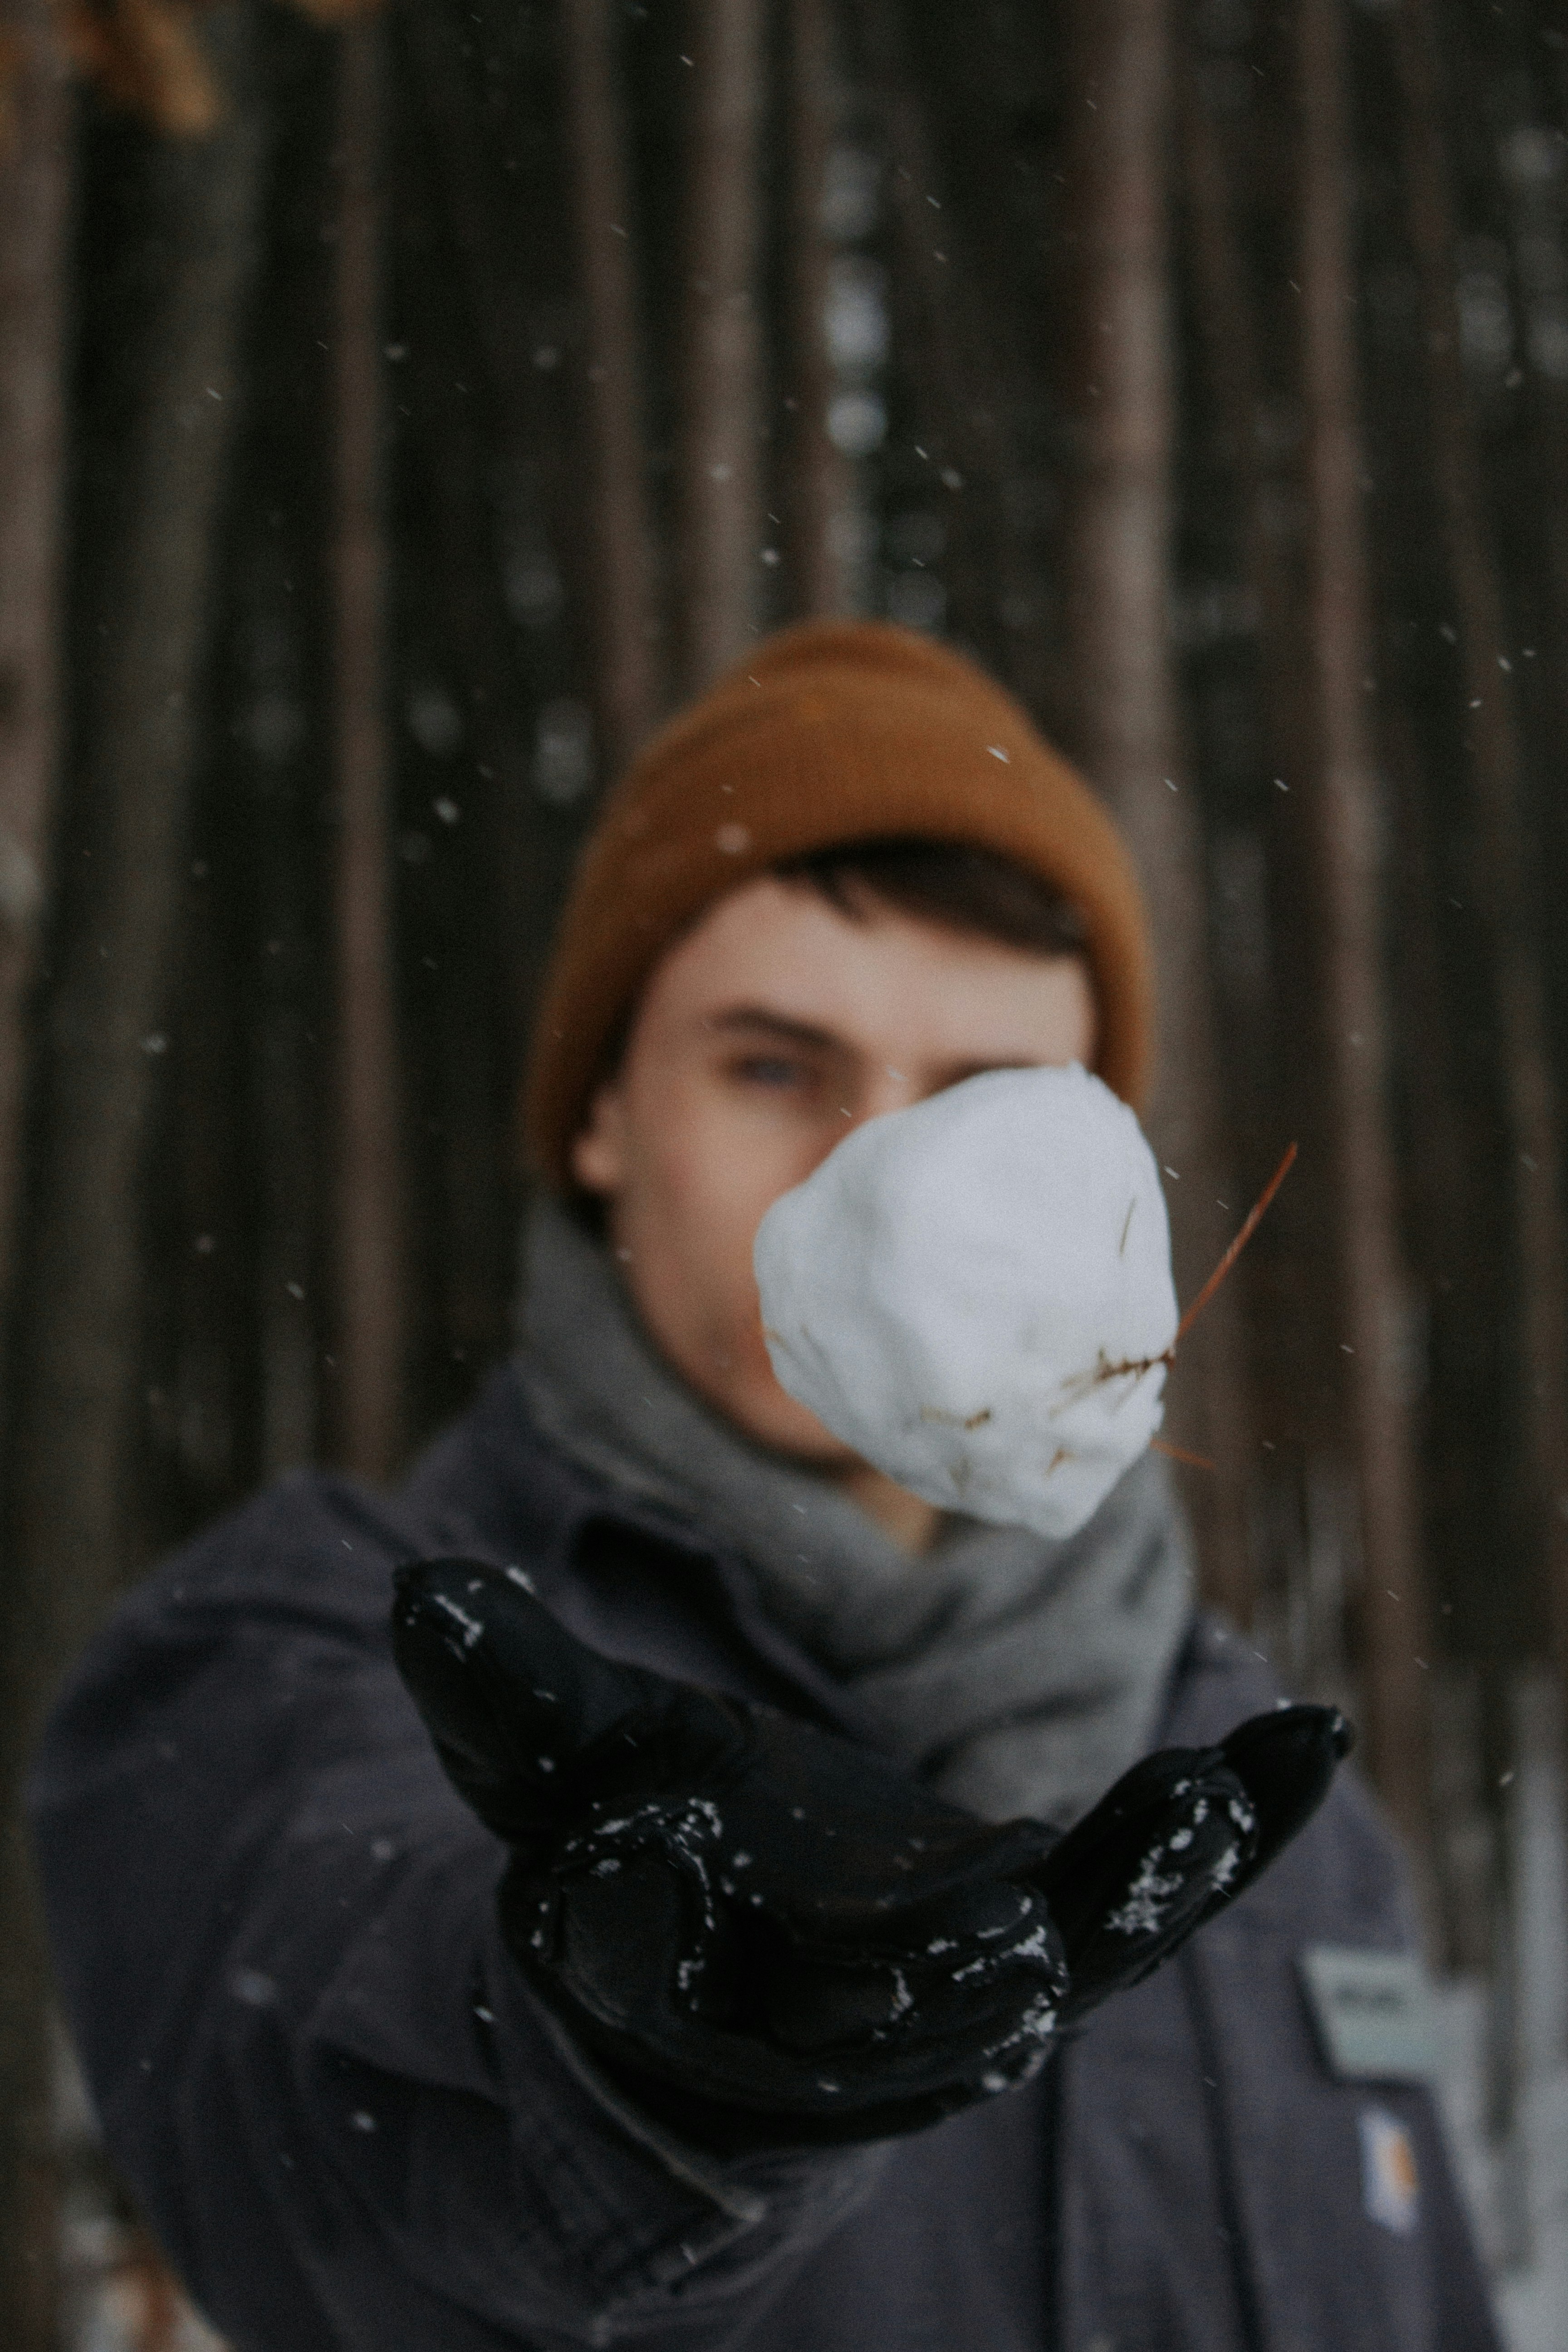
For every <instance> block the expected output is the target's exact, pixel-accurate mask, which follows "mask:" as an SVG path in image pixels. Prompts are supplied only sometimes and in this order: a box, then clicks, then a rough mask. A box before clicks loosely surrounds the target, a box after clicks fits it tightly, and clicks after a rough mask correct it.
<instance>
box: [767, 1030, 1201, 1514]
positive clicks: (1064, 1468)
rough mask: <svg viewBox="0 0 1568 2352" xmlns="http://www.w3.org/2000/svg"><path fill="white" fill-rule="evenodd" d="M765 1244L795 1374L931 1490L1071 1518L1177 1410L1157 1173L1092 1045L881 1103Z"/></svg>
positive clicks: (778, 1209)
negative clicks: (1171, 1405)
mask: <svg viewBox="0 0 1568 2352" xmlns="http://www.w3.org/2000/svg"><path fill="white" fill-rule="evenodd" d="M754 1263H755V1266H756V1275H757V1284H758V1287H759V1289H760V1291H761V1294H762V1305H763V1328H764V1330H765V1332H766V1335H767V1342H768V1352H769V1354H770V1356H771V1357H772V1359H773V1370H774V1372H775V1373H776V1375H777V1377H778V1379H779V1381H781V1383H782V1384H783V1386H784V1388H786V1389H787V1390H788V1391H789V1393H790V1395H791V1396H793V1397H795V1398H796V1399H797V1400H798V1401H799V1402H800V1403H802V1404H804V1405H806V1406H809V1408H810V1409H811V1411H812V1412H815V1413H816V1415H817V1416H818V1418H819V1419H820V1420H822V1421H824V1422H826V1424H827V1427H828V1428H829V1429H830V1430H832V1431H833V1433H834V1434H835V1436H837V1437H839V1438H841V1439H842V1440H843V1441H844V1443H845V1444H847V1445H850V1446H852V1447H853V1448H854V1450H855V1451H856V1453H857V1454H861V1455H862V1456H863V1457H864V1458H865V1459H866V1460H867V1461H868V1462H872V1463H874V1464H875V1465H877V1467H878V1468H879V1470H883V1471H885V1472H886V1473H887V1475H888V1476H889V1477H890V1478H892V1479H895V1480H896V1481H897V1483H898V1484H899V1485H900V1486H906V1487H908V1488H909V1489H910V1491H911V1492H912V1493H914V1494H916V1495H920V1496H923V1497H924V1499H925V1500H926V1501H927V1502H930V1503H935V1504H938V1505H939V1506H941V1507H943V1508H945V1509H948V1510H957V1511H963V1512H965V1513H967V1514H969V1515H970V1516H971V1517H975V1518H981V1519H994V1520H998V1521H1001V1522H1003V1523H1004V1524H1006V1525H1014V1526H1022V1527H1028V1528H1035V1529H1036V1530H1037V1532H1038V1533H1039V1534H1041V1535H1044V1536H1053V1537H1063V1536H1068V1535H1071V1534H1073V1533H1074V1532H1075V1531H1076V1530H1077V1529H1078V1528H1080V1527H1082V1526H1083V1524H1084V1522H1085V1521H1086V1520H1087V1519H1088V1518H1089V1517H1090V1515H1091V1514H1092V1513H1093V1512H1094V1511H1095V1510H1096V1509H1097V1508H1098V1507H1099V1505H1100V1503H1101V1502H1102V1501H1103V1499H1104V1498H1105V1496H1107V1495H1108V1494H1109V1493H1110V1489H1111V1487H1112V1486H1114V1485H1115V1484H1116V1481H1117V1480H1118V1479H1119V1478H1120V1477H1121V1474H1122V1472H1123V1471H1124V1470H1126V1469H1127V1468H1128V1467H1129V1465H1131V1463H1132V1462H1134V1461H1135V1460H1136V1459H1137V1457H1138V1456H1139V1455H1140V1454H1142V1451H1143V1449H1144V1447H1145V1446H1146V1445H1147V1444H1148V1443H1149V1440H1150V1439H1151V1438H1152V1435H1153V1434H1154V1432H1155V1431H1156V1430H1157V1429H1158V1428H1159V1426H1160V1422H1161V1419H1162V1416H1163V1405H1162V1402H1161V1391H1162V1390H1163V1387H1164V1381H1165V1367H1164V1365H1163V1363H1162V1362H1160V1361H1158V1359H1159V1358H1161V1357H1163V1355H1164V1354H1165V1352H1166V1350H1167V1349H1169V1347H1170V1345H1171V1343H1172V1341H1173V1339H1174V1337H1175V1331H1176V1320H1177V1314H1176V1296H1175V1290H1174V1286H1173V1283H1172V1279H1171V1236H1170V1228H1169V1225H1168V1224H1167V1222H1166V1217H1165V1202H1164V1195H1163V1192H1162V1191H1161V1189H1160V1177H1159V1171H1158V1170H1157V1168H1156V1167H1155V1164H1154V1158H1153V1154H1152V1152H1151V1150H1150V1149H1149V1146H1148V1144H1147V1143H1146V1142H1145V1141H1144V1139H1143V1133H1142V1129H1141V1128H1140V1127H1139V1125H1138V1121H1137V1119H1136V1118H1134V1116H1133V1114H1132V1113H1131V1111H1130V1110H1129V1109H1128V1108H1127V1107H1126V1105H1125V1104H1124V1103H1121V1102H1119V1101H1118V1099H1117V1097H1115V1096H1114V1095H1113V1094H1112V1093H1111V1092H1110V1088H1109V1087H1106V1086H1104V1085H1102V1084H1101V1082H1100V1079H1099V1078H1096V1077H1092V1076H1089V1073H1088V1072H1087V1071H1086V1070H1083V1069H1081V1068H1080V1067H1079V1066H1078V1065H1077V1064H1076V1063H1074V1064H1073V1065H1072V1066H1070V1067H1069V1068H1067V1069H1050V1070H996V1071H991V1072H988V1073H987V1074H986V1075H985V1076H982V1077H977V1078H969V1079H966V1080H965V1081H964V1083H963V1085H962V1086H956V1087H948V1088H946V1089H945V1090H944V1091H943V1092H942V1093H941V1094H939V1095H933V1096H932V1097H931V1099H930V1100H929V1101H928V1102H923V1103H919V1104H917V1105H916V1106H915V1107H914V1108H912V1109H910V1110H901V1111H892V1112H889V1114H888V1115H887V1116H886V1117H884V1118H875V1119H868V1121H867V1123H866V1124H865V1126H863V1127H859V1128H857V1129H855V1130H854V1132H853V1133H852V1134H850V1135H847V1136H846V1138H845V1139H844V1141H843V1142H842V1143H841V1144H839V1145H838V1146H837V1149H836V1150H834V1151H832V1152H830V1153H829V1155H828V1157H827V1158H826V1160H824V1161H823V1162H822V1164H821V1166H820V1167H819V1168H817V1169H816V1170H815V1171H813V1173H812V1174H811V1175H810V1176H808V1177H807V1179H806V1181H805V1183H804V1184H799V1185H797V1186H796V1187H795V1190H794V1191H793V1192H786V1193H784V1196H783V1198H782V1199H780V1200H778V1201H775V1202H774V1203H773V1207H772V1208H771V1209H770V1210H769V1211H768V1213H767V1215H766V1216H765V1217H764V1218H763V1222H762V1225H761V1227H760V1228H759V1230H758V1234H757V1240H756V1248H755V1253H754ZM1126 1367H1131V1369H1123V1368H1126ZM1140 1367H1147V1368H1146V1369H1139V1368H1140Z"/></svg>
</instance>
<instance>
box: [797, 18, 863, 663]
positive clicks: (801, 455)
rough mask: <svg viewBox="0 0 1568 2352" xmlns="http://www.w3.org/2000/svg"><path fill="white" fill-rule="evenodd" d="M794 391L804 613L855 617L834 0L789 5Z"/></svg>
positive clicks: (800, 583) (799, 606) (800, 590)
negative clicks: (836, 217)
mask: <svg viewBox="0 0 1568 2352" xmlns="http://www.w3.org/2000/svg"><path fill="white" fill-rule="evenodd" d="M788 29H789V51H788V63H787V69H786V70H787V92H786V96H787V107H788V122H789V233H790V248H789V272H790V285H789V306H790V330H791V338H790V340H791V352H790V362H791V364H790V397H791V399H792V400H793V402H794V404H795V405H794V412H793V419H792V424H793V429H792V431H791V434H790V442H789V465H790V478H789V488H788V493H787V498H786V503H785V507H784V512H785V514H786V515H787V517H788V522H789V546H788V555H789V588H790V597H791V602H792V604H793V606H794V609H795V612H796V613H797V614H803V615H814V616H815V615H827V614H838V613H846V612H847V611H848V610H849V609H850V607H849V600H848V596H847V579H846V568H845V564H844V561H843V558H842V555H841V554H840V552H839V551H838V549H837V546H836V545H835V536H834V534H835V525H836V524H840V523H841V522H842V520H845V519H847V515H848V509H849V502H850V480H849V466H848V461H847V459H846V458H845V457H843V456H842V455H841V453H840V452H839V451H838V450H837V449H836V448H835V447H834V446H833V442H832V439H831V437H830V436H829V434H828V430H827V412H828V402H829V400H830V398H831V396H832V389H833V371H832V368H831V366H830V364H829V362H828V353H827V330H826V312H827V298H828V258H829V256H828V244H827V237H826V231H825V227H824V223H823V200H824V197H825V194H826V179H827V163H828V152H829V147H830V144H831V135H832V116H833V58H832V29H833V28H832V25H831V22H830V19H829V16H828V10H827V0H792V5H791V7H790V11H789V27H788Z"/></svg>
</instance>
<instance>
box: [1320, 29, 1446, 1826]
mask: <svg viewBox="0 0 1568 2352" xmlns="http://www.w3.org/2000/svg"><path fill="white" fill-rule="evenodd" d="M1297 37H1298V71H1299V78H1300V110H1301V165H1300V273H1301V320H1302V328H1301V359H1302V375H1303V383H1304V392H1305V408H1306V417H1307V436H1308V447H1307V485H1308V540H1309V566H1310V586H1309V631H1310V652H1311V663H1312V688H1313V695H1312V720H1313V730H1312V731H1313V735H1314V737H1315V742H1314V751H1315V753H1316V757H1315V760H1314V761H1313V762H1312V766H1311V769H1310V772H1309V773H1308V774H1307V775H1305V776H1304V777H1303V778H1302V784H1303V787H1304V789H1305V792H1306V807H1307V811H1308V815H1309V828H1310V848H1311V853H1312V856H1313V862H1314V866H1315V867H1316V872H1317V878H1318V889H1319V897H1320V901H1321V918H1322V921H1323V929H1324V935H1323V940H1322V945H1321V983H1322V990H1323V999H1322V1004H1321V1043H1322V1047H1323V1052H1324V1056H1325V1065H1326V1071H1327V1076H1328V1080H1329V1087H1330V1094H1331V1122H1330V1136H1331V1148H1332V1150H1333V1153H1334V1160H1335V1176H1336V1185H1335V1190H1336V1194H1337V1199H1336V1204H1335V1207H1336V1214H1335V1218H1334V1244H1335V1251H1336V1256H1337V1260H1338V1265H1337V1269H1336V1270H1337V1274H1338V1288H1339V1293H1340V1312H1341V1319H1342V1328H1343V1338H1342V1342H1341V1344H1342V1346H1343V1347H1344V1348H1346V1349H1348V1350H1349V1351H1350V1353H1349V1360H1348V1362H1347V1366H1346V1371H1347V1387H1348V1395H1349V1402H1350V1408H1351V1414H1350V1418H1351V1439H1352V1450H1353V1454H1354V1459H1355V1465H1356V1478H1357V1487H1358V1493H1359V1498H1360V1516H1361V1536H1362V1557H1363V1592H1362V1607H1361V1617H1362V1651H1363V1655H1362V1660H1361V1665H1362V1678H1363V1693H1364V1706H1365V1712H1366V1720H1367V1734H1368V1741H1367V1745H1368V1751H1369V1760H1370V1763H1371V1767H1372V1772H1373V1779H1374V1780H1375V1781H1376V1783H1377V1786H1378V1788H1379V1790H1381V1792H1382V1795H1383V1798H1384V1802H1385V1804H1386V1805H1387V1806H1388V1809H1389V1811H1390V1812H1391V1813H1392V1814H1393V1816H1394V1821H1395V1822H1396V1823H1397V1824H1398V1826H1399V1828H1400V1829H1401V1830H1402V1831H1403V1832H1404V1833H1405V1837H1406V1839H1407V1840H1408V1841H1409V1842H1410V1843H1411V1844H1412V1846H1413V1848H1414V1849H1415V1853H1416V1854H1417V1855H1418V1856H1422V1855H1424V1854H1425V1853H1426V1847H1427V1845H1428V1843H1429V1833H1430V1753H1429V1750H1430V1727H1429V1722H1428V1715H1427V1704H1426V1674H1427V1672H1428V1671H1429V1667H1430V1660H1431V1628H1430V1622H1429V1616H1428V1609H1427V1601H1426V1590H1425V1563H1424V1561H1423V1559H1422V1550H1421V1538H1420V1504H1419V1496H1418V1480H1417V1469H1416V1462H1415V1442H1414V1433H1413V1430H1412V1426H1411V1417H1410V1409H1409V1403H1408V1401H1407V1395H1406V1375H1405V1354H1406V1346H1405V1339H1406V1333H1407V1329H1408V1321H1409V1315H1410V1307H1411V1301H1410V1284H1409V1277H1408V1275H1407V1273H1406V1270H1405V1264H1404V1252H1403V1245H1402V1242H1401V1238H1400V1234H1399V1202H1398V1186H1397V1175H1396V1171H1395V1165H1394V1146H1393V1139H1392V1135H1391V1132H1390V1126H1389V1120H1390V1103H1389V1084H1388V1060H1389V1020H1388V1013H1387V1005H1386V991H1385V981H1384V970H1383V956H1382V927H1383V889H1382V862H1381V858H1380V855H1379V835H1380V829H1381V823H1382V809H1381V801H1382V793H1381V789H1380V784H1379V779H1378V775H1377V763H1376V755H1375V751H1374V748H1373V734H1372V726H1371V720H1370V716H1369V704H1368V698H1367V690H1366V681H1367V677H1368V676H1369V674H1370V671H1371V668H1372V665H1373V657H1374V635H1373V616H1372V607H1371V598H1370V593H1369V587H1368V575H1367V554H1366V534H1365V525H1364V521H1363V513H1362V488H1361V485H1362V481H1363V477H1364V475H1365V472H1366V460H1365V456H1364V452H1363V442H1362V428H1361V415H1360V394H1359V388H1358V382H1357V363H1356V352H1355V344H1354V310H1353V307H1352V301H1353V291H1354V271H1353V264H1352V222H1351V214H1350V194H1349V191H1350V188H1351V186H1352V172H1351V163H1350V155H1351V144H1350V121H1349V99H1348V89H1347V83H1346V56H1345V38H1344V25H1343V11H1342V5H1341V0H1300V8H1299V15H1298V23H1297Z"/></svg>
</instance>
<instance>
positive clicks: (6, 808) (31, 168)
mask: <svg viewBox="0 0 1568 2352" xmlns="http://www.w3.org/2000/svg"><path fill="white" fill-rule="evenodd" d="M53 26H54V20H53V16H52V13H51V11H50V9H49V8H48V6H47V5H46V0H14V5H12V6H11V7H10V8H8V9H7V11H6V12H5V16H4V18H3V19H0V37H4V38H5V40H6V41H7V42H8V43H12V44H14V45H15V52H14V59H13V64H12V70H11V73H10V74H9V76H8V77H7V85H6V94H5V117H4V119H3V120H0V1298H4V1297H5V1296H6V1295H8V1293H9V1290H10V1284H11V1266H12V1258H13V1251H14V1247H15V1230H14V1229H15V1223H16V1178H17V1161H18V1156H19V1151H20V1146H21V1122H22V1116H23V1097H24V1091H25V1085H26V1061H27V1054H26V1003H27V998H28V993H29V991H30V988H31V984H32V980H33V974H34V970H35V965H36V961H37V937H38V927H39V922H40V919H41V916H42V913H43V908H44V901H45V897H46V893H47V866H48V855H49V845H50V818H51V808H52V803H53V798H54V783H55V767H56V761H57V759H58V749H59V732H60V730H59V679H58V654H57V645H58V635H59V625H60V613H59V574H60V520H61V518H60V501H61V465H62V460H63V455H64V452H63V447H62V439H63V431H64V426H63V405H64V390H63V384H62V370H63V358H64V352H63V345H64V333H65V317H66V295H65V278H66V266H67V251H66V235H67V225H68V214H69V209H70V198H71V146H70V142H71V135H72V110H71V107H70V103H69V100H68V96H67V89H66V77H65V65H64V60H63V58H61V56H60V53H59V49H58V44H57V42H56V39H55V37H54V29H53Z"/></svg>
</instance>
